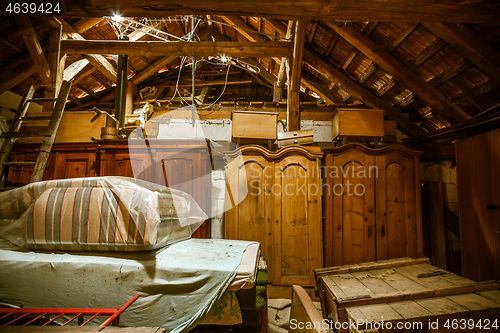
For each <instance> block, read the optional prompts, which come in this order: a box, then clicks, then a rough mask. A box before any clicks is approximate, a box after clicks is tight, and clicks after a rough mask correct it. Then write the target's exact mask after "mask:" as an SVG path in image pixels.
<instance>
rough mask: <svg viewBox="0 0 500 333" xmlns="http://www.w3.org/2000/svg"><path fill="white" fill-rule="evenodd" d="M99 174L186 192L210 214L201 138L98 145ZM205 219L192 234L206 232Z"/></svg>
mask: <svg viewBox="0 0 500 333" xmlns="http://www.w3.org/2000/svg"><path fill="white" fill-rule="evenodd" d="M99 161H100V170H101V173H100V174H101V176H126V177H135V178H138V179H143V180H147V181H150V182H153V183H157V184H162V185H166V186H169V187H172V188H175V189H178V190H181V191H184V192H186V193H188V194H190V195H191V196H192V197H193V198H194V199H195V200H196V202H197V203H198V205H199V206H200V207H201V209H202V210H203V211H204V212H205V213H206V214H207V215H209V216H210V210H211V198H212V195H211V194H212V186H211V180H212V178H211V171H212V167H211V164H210V154H209V149H208V146H207V142H206V141H205V140H149V141H148V142H147V143H145V142H144V141H143V140H129V141H127V140H123V141H121V140H118V141H112V142H103V143H102V144H101V147H100V148H99ZM207 224H209V223H208V221H207V222H205V223H204V224H203V225H202V226H201V227H200V228H198V230H196V232H195V233H194V234H193V237H197V238H206V237H207V235H210V230H208V229H209V226H208V225H207Z"/></svg>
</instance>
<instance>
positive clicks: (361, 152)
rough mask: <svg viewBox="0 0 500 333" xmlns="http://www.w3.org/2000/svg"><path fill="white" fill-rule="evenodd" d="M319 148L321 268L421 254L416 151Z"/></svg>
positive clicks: (394, 148)
mask: <svg viewBox="0 0 500 333" xmlns="http://www.w3.org/2000/svg"><path fill="white" fill-rule="evenodd" d="M325 153H326V155H325V160H324V166H323V174H324V180H325V183H324V186H323V196H324V207H325V209H324V214H325V238H324V242H325V243H324V244H325V267H330V266H339V265H345V264H357V263H361V262H366V261H373V260H383V259H391V258H398V257H419V256H422V255H423V243H422V217H421V204H420V201H421V198H420V187H421V185H420V176H419V170H420V169H419V159H420V153H419V152H416V151H411V150H409V149H407V148H404V147H402V146H397V145H392V146H387V147H385V148H383V149H370V148H367V147H365V146H362V145H359V144H349V145H345V146H342V147H340V148H334V149H329V150H325Z"/></svg>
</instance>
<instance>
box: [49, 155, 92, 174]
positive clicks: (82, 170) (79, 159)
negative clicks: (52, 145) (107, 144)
mask: <svg viewBox="0 0 500 333" xmlns="http://www.w3.org/2000/svg"><path fill="white" fill-rule="evenodd" d="M95 163H96V155H95V152H92V153H85V152H75V153H57V154H56V166H55V167H54V174H53V177H52V179H67V178H81V177H95V176H96V166H95Z"/></svg>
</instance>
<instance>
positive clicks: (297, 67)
mask: <svg viewBox="0 0 500 333" xmlns="http://www.w3.org/2000/svg"><path fill="white" fill-rule="evenodd" d="M305 27H306V22H305V21H297V23H296V26H295V36H294V43H293V53H292V62H291V66H290V68H291V73H290V82H289V84H288V99H287V101H288V103H287V124H288V131H297V130H299V129H300V113H299V111H300V110H299V109H300V101H299V97H300V76H301V71H302V56H303V53H304V52H303V51H304V42H305V35H306V29H305Z"/></svg>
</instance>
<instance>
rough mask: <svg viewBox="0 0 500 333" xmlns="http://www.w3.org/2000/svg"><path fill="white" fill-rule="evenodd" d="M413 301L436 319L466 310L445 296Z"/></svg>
mask: <svg viewBox="0 0 500 333" xmlns="http://www.w3.org/2000/svg"><path fill="white" fill-rule="evenodd" d="M414 302H415V303H417V304H418V305H420V306H422V307H423V308H425V309H426V310H428V311H429V312H431V313H432V314H433V315H434V316H435V317H436V318H437V319H439V318H443V317H449V316H452V315H453V314H459V313H466V312H467V309H466V308H464V307H463V306H461V305H459V304H457V303H455V302H453V301H451V300H449V299H448V298H446V297H436V298H427V299H417V300H415V301H414Z"/></svg>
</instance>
